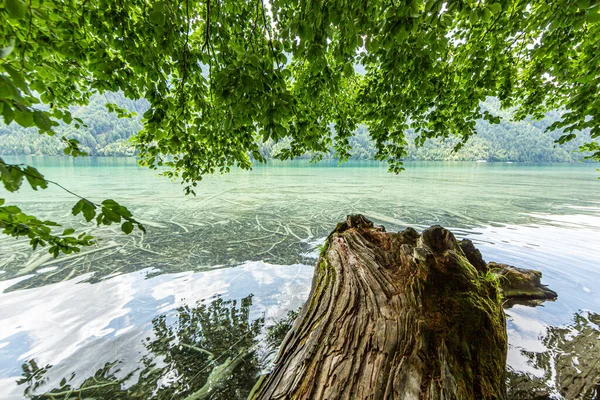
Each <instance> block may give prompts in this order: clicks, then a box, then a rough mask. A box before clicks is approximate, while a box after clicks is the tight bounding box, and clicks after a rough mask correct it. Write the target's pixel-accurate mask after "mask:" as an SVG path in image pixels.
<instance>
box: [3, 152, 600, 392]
mask: <svg viewBox="0 0 600 400" xmlns="http://www.w3.org/2000/svg"><path fill="white" fill-rule="evenodd" d="M5 161H7V162H25V163H29V164H33V165H34V166H36V167H38V168H39V169H40V171H41V172H42V173H43V174H45V176H46V178H48V179H51V180H54V181H57V182H59V183H61V184H62V185H63V186H65V187H67V188H69V189H70V190H72V191H74V192H76V193H78V194H81V195H84V196H86V197H88V198H90V199H92V200H95V201H101V200H103V199H106V198H113V199H115V200H117V201H118V202H119V203H121V204H123V205H125V206H127V207H128V208H129V209H130V210H131V211H132V212H133V213H134V214H135V216H136V218H137V219H139V220H141V221H143V222H144V224H145V225H146V227H147V229H148V233H147V235H144V236H142V235H141V233H140V232H138V231H135V232H134V233H133V234H132V235H130V236H124V235H122V234H121V233H120V232H119V229H118V227H114V228H113V227H101V228H100V227H94V226H90V225H87V224H85V223H84V222H82V221H81V220H80V219H78V218H73V217H72V216H71V215H70V208H71V207H72V205H73V204H74V203H75V202H76V199H75V198H73V197H72V196H71V195H69V194H68V193H66V192H64V191H62V190H60V189H59V188H56V187H51V188H50V189H48V190H45V191H38V192H34V191H31V190H27V189H23V190H21V191H20V192H18V193H15V194H7V195H6V198H7V203H13V204H16V205H19V206H20V207H21V208H22V209H23V210H24V211H26V212H30V213H34V214H36V215H37V216H40V217H43V218H48V219H52V220H54V221H57V222H60V223H63V224H65V225H70V226H74V227H76V228H78V229H81V230H86V231H88V232H90V233H92V234H94V235H95V236H96V237H97V238H99V241H98V244H97V245H96V246H95V247H94V248H92V249H85V250H84V251H83V252H82V253H81V254H80V255H78V256H76V257H61V258H58V259H57V260H53V259H51V258H49V257H47V256H46V255H45V253H44V251H43V250H41V251H36V252H32V251H31V250H30V249H29V247H28V244H27V242H26V241H16V240H14V239H11V238H7V237H0V304H2V307H1V308H0V393H2V395H0V397H2V396H4V397H2V398H20V397H21V396H22V394H23V391H24V389H25V388H26V387H27V386H28V385H29V383H24V384H21V385H17V384H16V383H15V382H16V380H17V379H19V378H20V377H21V375H22V374H23V371H22V369H21V367H22V365H23V364H24V363H26V362H28V361H30V360H35V362H36V363H37V366H38V367H42V366H46V365H51V366H52V367H51V368H49V369H48V370H47V372H45V375H44V376H45V377H46V378H47V379H46V380H45V381H44V383H43V384H42V385H40V387H39V388H37V390H38V392H43V391H44V390H50V389H52V388H55V387H60V386H61V385H60V380H61V378H62V377H67V378H68V377H70V376H71V374H72V373H73V372H75V377H74V378H73V381H72V384H73V387H77V385H81V383H82V382H83V380H84V379H85V378H87V377H90V376H92V375H94V373H95V372H97V371H99V370H102V369H103V368H104V367H105V366H106V363H111V362H114V361H119V362H120V363H119V364H118V365H119V367H118V369H119V370H120V372H118V373H114V374H113V375H114V377H116V378H115V379H117V378H119V379H120V378H123V379H122V382H121V383H120V384H121V385H122V387H123V388H126V387H130V386H132V385H133V386H132V387H135V384H136V382H139V381H140V378H139V377H140V376H142V377H143V376H145V375H144V372H143V371H144V368H146V367H145V364H144V360H148V359H150V358H152V357H155V358H157V359H160V360H162V361H160V362H159V366H160V368H162V370H161V371H162V372H163V375H161V376H162V378H161V379H162V380H160V381H154V383H156V382H161V383H160V385H167V386H169V385H171V383H169V382H172V375H173V371H174V370H177V371H179V373H181V370H182V368H183V367H182V366H181V365H180V364H177V363H175V362H169V360H179V358H177V357H180V356H181V355H180V356H177V357H175V356H173V354H175V353H172V352H170V353H165V352H164V351H163V350H164V349H163V350H160V351H159V350H157V345H149V344H148V343H154V342H153V340H154V339H155V338H157V337H161V334H162V333H161V332H164V329H163V330H161V329H162V328H161V329H159V328H160V326H162V325H161V322H160V321H161V320H160V318H162V317H161V316H164V324H165V326H179V325H181V323H182V322H181V321H188V320H189V318H188V319H186V318H184V317H182V316H184V315H187V314H186V313H185V311H184V310H185V307H189V308H190V310H192V311H193V312H196V311H194V310H200V309H199V308H198V307H200V305H202V304H205V305H208V304H210V303H211V302H212V301H213V300H214V299H215V298H219V299H221V300H223V301H224V302H225V303H224V305H221V306H220V307H222V308H223V309H227V310H230V311H231V310H234V309H236V308H235V307H238V308H239V307H240V304H241V303H240V302H239V301H240V300H241V299H244V298H247V296H249V295H250V294H252V295H253V297H252V298H251V300H247V301H246V306H245V307H246V308H245V309H244V310H245V311H246V312H247V315H246V319H247V320H248V321H250V322H251V321H257V320H260V323H261V329H257V330H256V332H255V331H253V330H252V329H250V328H249V327H245V328H244V329H245V330H244V329H242V328H239V329H242V331H243V332H246V333H244V334H243V335H248V337H255V342H256V343H254V342H253V343H254V344H248V346H247V347H246V349H248V348H251V349H252V357H253V358H252V360H254V361H253V363H254V364H256V365H254V364H253V363H245V365H246V367H243V368H249V367H248V365H254V366H255V367H256V368H254V369H251V368H250V369H248V370H247V371H246V372H245V374H246V375H244V376H248V378H247V381H252V380H253V379H254V378H255V375H256V374H257V373H259V371H260V370H261V369H264V368H268V364H269V361H270V360H271V359H272V352H273V349H272V348H270V347H269V346H268V344H264V343H266V342H267V341H266V339H265V337H266V336H267V333H266V331H267V329H266V328H267V327H269V326H272V325H273V324H274V323H275V321H278V320H280V319H281V318H284V317H285V315H286V314H287V312H288V311H290V310H295V309H297V308H298V307H299V306H300V305H301V304H302V303H303V301H304V300H305V299H306V296H307V295H308V291H309V288H310V280H311V278H312V265H313V264H314V262H315V257H316V248H317V246H318V245H319V244H321V243H322V242H323V240H324V237H325V236H326V235H327V234H328V233H329V232H330V231H331V230H332V229H333V227H334V226H335V224H336V223H337V222H339V221H341V220H343V218H344V217H345V215H347V214H350V213H362V214H365V215H366V216H368V217H369V218H371V219H372V220H373V221H375V222H376V223H379V224H383V225H385V226H386V228H387V230H400V229H403V228H405V227H407V226H412V227H415V228H416V229H423V228H424V227H427V226H429V225H432V224H440V225H443V226H445V227H447V228H450V229H451V230H452V231H453V232H454V233H455V235H456V236H458V237H460V238H462V237H468V238H471V239H472V240H473V241H474V242H475V243H476V245H477V246H478V247H479V248H480V249H481V251H482V253H483V256H484V258H485V259H486V260H488V261H498V262H504V263H508V264H513V265H516V266H520V267H524V268H535V269H539V270H541V271H542V272H543V274H544V278H543V282H544V283H546V284H548V285H549V286H550V287H551V288H552V289H553V290H555V291H556V292H558V294H559V299H558V300H557V301H556V302H552V303H545V304H544V305H543V306H541V307H536V308H530V307H525V306H515V307H514V308H511V309H510V310H508V311H507V314H508V318H509V319H508V332H509V342H510V349H509V367H510V368H511V369H513V370H515V371H522V372H526V373H528V374H530V375H531V376H536V377H538V378H542V377H545V376H547V375H548V374H550V375H549V376H550V378H548V379H546V381H547V385H548V386H549V387H552V385H553V384H554V382H553V380H552V379H551V372H549V371H550V369H551V365H542V364H540V363H539V362H535V360H533V359H532V357H531V355H532V354H544V353H546V352H548V351H549V350H550V349H549V347H548V344H545V343H544V340H543V338H544V337H545V335H546V334H547V331H548V329H549V328H550V327H557V326H558V327H560V326H567V325H569V324H571V323H572V322H573V319H574V317H575V316H576V315H583V314H585V315H588V314H590V313H591V314H590V315H592V314H594V313H600V296H599V293H598V292H599V290H600V289H599V288H600V268H599V265H598V260H600V246H598V243H599V239H600V199H599V198H598V189H599V188H600V181H598V180H597V179H596V178H597V177H598V175H599V174H600V173H599V172H597V171H596V166H595V165H592V164H540V165H531V164H518V163H514V164H505V163H468V162H465V163H452V162H430V163H425V162H423V163H407V165H406V168H407V169H406V171H404V172H402V173H401V174H399V175H393V174H389V173H387V168H386V167H385V165H383V164H380V163H375V162H349V163H346V164H343V165H342V166H337V164H336V163H335V162H332V163H321V164H318V165H309V164H308V163H307V162H304V161H296V162H286V163H283V162H274V163H270V164H268V165H264V166H258V167H256V168H255V169H254V170H253V171H233V172H232V173H230V174H228V175H215V176H209V177H206V179H205V180H203V181H202V183H201V184H200V186H199V188H198V190H197V196H196V197H193V196H187V197H186V196H184V195H183V192H182V186H181V185H180V184H179V183H177V182H171V181H169V180H168V179H166V178H162V177H158V176H157V172H156V171H150V170H146V169H140V168H138V167H137V166H136V164H135V160H134V159H127V158H84V159H76V160H74V159H70V158H46V157H30V158H26V157H22V158H12V159H10V158H9V159H5ZM2 195H3V196H4V195H5V193H3V194H2ZM221 300H219V301H221ZM228 300H236V301H237V305H236V306H235V307H234V306H233V305H232V303H227V301H228ZM248 302H251V305H249V304H247V303H248ZM232 307H233V308H232ZM219 310H220V309H219ZM192 311H190V312H192ZM198 312H200V311H198ZM216 314H218V313H217V312H216V311H215V315H216ZM194 315H196V314H194ZM202 315H203V314H202ZM219 315H220V314H219ZM263 318H264V321H262V319H263ZM186 323H188V322H186ZM177 324H179V325H177ZM205 324H206V322H205ZM262 324H264V327H263V326H262ZM202 326H205V325H202ZM248 326H250V325H248ZM203 329H204V330H205V331H208V330H207V329H206V327H205V328H203ZM242 331H239V332H242ZM259 331H260V332H259ZM236 332H238V331H236ZM239 332H238V333H239ZM250 333H251V334H250ZM234 336H235V335H234ZM170 337H171V339H173V340H171V342H169V343H171V345H170V346H171V347H168V348H169V349H175V348H179V347H181V346H179V347H178V345H177V343H178V341H180V340H181V337H180V336H178V335H176V334H175V333H173V334H172V335H171V336H170ZM206 340H208V339H205V341H206ZM213 342H214V341H213ZM213 342H211V343H213ZM157 343H158V342H157ZM203 343H204V342H203ZM214 343H216V342H214ZM227 343H229V342H227ZM223 346H225V345H224V344H222V343H221V344H219V345H216V344H214V349H215V351H223V352H226V351H231V348H232V346H233V347H235V346H237V344H236V343H235V342H232V343H231V344H230V345H229V346H225V347H223ZM161 351H162V353H161ZM173 351H174V350H173ZM166 354H168V355H166ZM177 354H179V353H177ZM186 357H187V356H186ZM206 357H208V356H206ZM214 358H217V359H218V355H214ZM214 358H212V360H213V361H210V360H211V358H209V359H207V360H209V361H208V363H207V364H203V365H202V366H203V367H204V366H207V365H209V366H208V367H206V368H208V369H207V371H208V372H207V374H208V373H210V368H214V366H217V365H221V364H222V361H223V358H225V356H224V357H223V358H222V359H221V360H220V361H219V362H217V361H214ZM165 360H166V361H165ZM186 360H187V358H186ZM188 361H189V360H188ZM188 361H186V362H188ZM189 362H190V363H192V361H189ZM197 364H198V362H195V364H190V365H196V367H195V368H197ZM546 364H548V363H546ZM186 365H187V364H186ZM188 367H189V368H192V367H190V366H188ZM188 367H186V368H188ZM546 367H547V368H546ZM136 368H137V369H138V372H136V373H134V374H133V375H132V376H129V377H127V374H128V373H129V372H131V371H134V370H136ZM206 368H205V369H206ZM239 368H242V367H239ZM114 370H115V369H114V368H113V370H111V373H112V372H114ZM140 371H142V372H140ZM199 371H200V370H199ZM200 372H201V371H200ZM200 372H198V373H195V375H197V374H200V375H198V377H195V378H194V376H192V377H191V378H194V379H191V378H190V382H193V383H191V384H190V385H192V384H193V385H196V387H197V388H199V387H201V386H202V384H203V383H202V379H205V378H206V377H207V376H208V375H206V374H205V375H202V374H201V373H200ZM205 372H206V371H205ZM202 373H204V372H202ZM136 374H137V375H136ZM169 374H171V375H169ZM113 375H111V376H113ZM238 375H240V376H241V374H238ZM169 376H170V377H171V378H168V377H169ZM125 378H126V379H125ZM32 379H33V378H32ZM103 379H104V378H103ZM111 379H112V378H111ZM144 379H146V378H144ZM169 379H171V380H169ZM198 382H199V383H198ZM247 384H248V382H246V381H239V382H238V381H235V382H233V381H232V382H230V383H229V384H228V386H227V387H226V388H225V389H222V390H223V394H222V397H218V396H217V397H216V398H227V397H223V396H230V397H229V398H235V396H238V395H239V396H240V398H243V396H242V394H243V393H242V392H243V390H241V389H239V388H238V389H239V390H237V392H236V387H235V385H239V387H240V388H241V387H244V385H247ZM198 385H199V386H198ZM140 390H141V389H140ZM173 390H174V391H172V392H169V394H170V395H177V393H185V390H187V389H185V388H179V389H177V390H180V391H179V392H178V391H177V390H175V389H173ZM227 390H229V392H227ZM231 393H237V394H236V395H235V396H234V395H231ZM231 396H234V397H231ZM165 398H167V397H165Z"/></svg>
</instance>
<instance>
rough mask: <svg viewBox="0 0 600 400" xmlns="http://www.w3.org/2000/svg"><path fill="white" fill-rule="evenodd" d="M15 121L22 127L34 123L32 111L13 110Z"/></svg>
mask: <svg viewBox="0 0 600 400" xmlns="http://www.w3.org/2000/svg"><path fill="white" fill-rule="evenodd" d="M15 122H16V123H17V124H19V125H21V126H22V127H24V128H28V127H30V126H33V125H34V119H33V113H32V112H31V111H29V110H27V109H26V110H18V109H17V110H15Z"/></svg>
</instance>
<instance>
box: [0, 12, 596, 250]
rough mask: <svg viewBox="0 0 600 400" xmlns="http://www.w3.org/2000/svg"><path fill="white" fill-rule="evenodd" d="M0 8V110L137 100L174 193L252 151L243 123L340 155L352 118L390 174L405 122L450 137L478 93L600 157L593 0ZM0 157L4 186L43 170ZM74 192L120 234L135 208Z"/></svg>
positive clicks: (145, 135)
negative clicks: (543, 122) (118, 226)
mask: <svg viewBox="0 0 600 400" xmlns="http://www.w3.org/2000/svg"><path fill="white" fill-rule="evenodd" d="M0 14H1V15H2V18H3V21H4V23H3V24H2V25H1V26H0V38H1V39H0V58H1V60H0V71H1V73H0V113H1V114H2V116H3V119H4V122H5V123H6V124H9V123H11V122H13V121H14V122H13V123H16V124H19V125H21V126H23V127H28V126H36V127H37V128H38V129H39V131H40V133H41V134H47V135H53V134H54V132H55V129H54V128H55V127H56V126H58V125H59V123H62V124H69V125H71V124H72V125H73V126H74V127H75V128H77V127H79V126H82V125H83V124H85V121H84V120H82V119H80V118H74V117H73V116H72V114H71V112H70V108H69V107H71V106H73V105H83V104H86V103H87V102H89V100H90V98H91V96H92V95H93V94H94V93H104V92H122V93H123V94H124V95H125V96H126V97H128V98H131V99H140V98H145V99H146V100H147V101H148V103H149V109H148V111H146V112H145V113H144V114H143V117H142V120H141V122H142V124H143V128H142V130H141V131H140V132H139V133H138V134H137V136H136V146H137V148H138V150H139V152H140V153H139V156H140V163H141V164H142V165H146V166H149V167H152V168H157V167H158V166H166V167H169V170H168V172H167V175H168V176H171V177H178V178H180V179H182V180H183V181H184V182H185V183H186V184H187V186H186V190H187V191H188V192H193V188H194V186H196V185H197V182H198V181H199V180H200V179H201V178H202V176H203V175H205V174H209V173H212V172H215V171H221V172H227V171H228V170H229V169H230V168H231V167H233V166H239V167H242V168H250V167H251V165H252V159H255V160H258V161H261V160H264V157H263V156H262V155H261V153H260V149H259V144H258V143H259V141H257V138H259V140H262V141H267V140H272V141H274V142H279V141H281V140H283V139H287V140H288V143H289V145H288V147H286V148H285V149H283V150H282V151H281V152H280V157H281V158H284V159H285V158H292V157H295V156H298V155H301V154H304V153H306V152H310V153H313V154H315V157H316V158H318V157H319V154H323V153H326V152H328V151H329V148H330V147H332V146H333V148H334V149H335V151H336V154H337V156H338V157H339V158H341V159H346V158H348V156H349V154H350V141H349V138H350V137H351V136H352V133H353V132H354V131H355V129H356V128H357V126H358V125H359V124H362V125H364V126H365V127H366V129H367V131H368V133H369V135H370V137H371V138H372V140H373V142H374V145H375V149H376V157H377V158H378V159H380V160H386V161H387V162H388V163H389V166H390V169H391V170H392V171H394V172H398V171H400V170H401V169H402V160H403V159H404V157H405V156H406V154H407V148H408V142H407V137H406V132H407V131H408V130H411V131H413V132H414V133H415V134H416V138H415V139H414V140H415V143H416V144H417V145H422V144H423V143H424V142H425V141H426V140H427V139H429V138H446V137H456V138H458V142H457V143H458V144H457V148H458V147H460V146H461V145H462V144H463V143H465V142H466V141H467V140H468V139H469V138H470V137H471V136H473V135H474V134H475V124H476V121H477V120H479V119H481V118H483V119H485V120H487V121H489V122H493V123H497V122H499V115H495V114H494V113H490V112H489V111H487V110H484V109H482V108H481V106H480V103H481V102H482V101H483V100H485V99H486V98H487V97H489V96H493V97H497V98H498V99H499V101H500V103H501V106H502V107H503V108H512V109H513V110H514V115H515V117H516V118H517V119H523V118H525V117H527V116H533V117H534V118H536V117H542V116H543V115H544V114H545V113H546V112H547V111H548V110H563V111H564V112H563V113H562V118H561V119H560V120H558V121H557V122H555V123H554V124H552V125H551V126H550V128H549V129H551V130H560V131H561V132H562V134H561V136H560V138H559V139H558V142H559V143H565V142H568V141H570V140H573V139H574V138H575V137H576V135H577V133H576V132H578V131H581V130H589V132H590V135H591V140H592V141H591V142H588V143H586V144H585V145H583V146H582V149H583V150H586V151H590V152H591V153H592V157H595V158H596V159H600V144H599V143H598V141H597V139H598V137H599V136H600V96H599V93H598V87H599V83H600V51H599V50H600V49H599V47H600V46H599V44H600V39H599V38H600V6H599V2H598V1H597V0H557V1H551V2H548V1H541V0H498V1H496V0H477V1H471V0H464V1H452V0H450V1H440V0H408V1H400V0H385V1H383V0H382V1H379V0H370V1H346V0H327V1H310V0H301V1H297V0H270V1H267V0H249V1H240V0H202V1H196V0H163V1H150V0H130V1H123V0H53V1H48V0H2V1H1V2H0ZM107 108H108V109H109V110H110V111H112V112H115V113H117V115H119V116H124V117H125V116H129V111H128V110H124V109H122V108H121V107H119V106H117V105H116V104H112V103H109V104H107ZM64 142H65V146H66V149H65V152H66V153H67V154H71V155H73V156H77V155H79V153H80V149H79V147H78V143H77V141H76V140H74V139H72V138H69V137H65V138H64ZM0 172H1V174H2V175H1V176H2V181H3V184H4V186H5V189H7V190H16V189H18V187H19V185H20V182H21V181H22V180H23V179H27V180H28V181H29V183H30V184H31V185H32V186H33V187H41V188H43V187H44V186H45V185H46V184H47V181H46V180H45V179H44V178H43V176H42V175H41V174H40V173H39V172H38V171H37V170H35V169H31V167H27V166H15V165H9V164H7V163H4V162H3V161H1V160H0ZM82 201H84V205H83V206H81V207H79V206H76V208H75V209H74V210H73V211H74V213H76V212H78V211H83V213H84V215H85V217H86V219H88V217H90V216H91V217H90V218H89V219H88V220H91V218H93V217H94V216H96V217H97V222H98V223H123V230H124V231H126V232H128V231H129V232H130V231H131V229H132V227H133V224H135V223H136V222H137V221H135V220H134V219H133V218H132V217H131V214H130V213H129V212H128V211H127V209H125V208H124V207H122V206H120V205H118V203H116V202H114V201H112V200H109V201H107V203H106V205H105V204H104V203H102V204H94V203H92V202H90V201H89V200H87V199H83V200H82ZM85 202H88V203H89V204H92V205H93V208H92V207H91V206H86V205H85V204H87V203H85ZM78 204H79V203H78ZM86 210H87V214H86ZM90 210H91V211H90ZM96 210H99V213H98V214H96ZM92 211H93V212H92ZM28 218H34V217H31V216H26V215H25V216H24V214H23V213H21V212H20V210H19V209H18V208H16V207H15V206H4V205H2V204H0V227H2V228H3V229H4V232H5V233H8V234H12V235H15V236H23V235H26V236H29V237H30V239H31V240H32V244H34V245H35V244H36V243H35V241H36V238H41V237H42V238H43V240H42V242H41V244H45V243H46V242H51V243H54V244H55V247H54V250H53V251H54V252H55V254H58V252H59V251H63V250H66V251H73V250H74V249H76V248H77V246H78V245H84V244H86V243H84V242H85V239H86V237H87V236H85V235H83V236H81V237H80V238H79V239H77V238H75V237H73V238H72V240H73V241H74V242H73V243H66V244H65V243H62V242H61V240H62V241H64V240H66V239H65V238H64V237H63V236H60V235H59V236H52V235H51V233H50V228H49V227H48V224H45V223H44V222H43V221H39V220H37V219H35V218H34V220H35V221H37V222H35V221H33V220H30V219H28ZM36 224H38V225H39V227H37V228H36V226H37V225H36ZM34 229H38V230H39V229H41V231H40V232H41V233H40V232H37V233H35V232H34ZM42 234H43V235H46V236H42ZM69 234H72V232H69ZM48 235H50V237H48ZM67 236H69V235H67ZM69 237H70V236H69ZM78 241H79V242H78ZM38 243H39V241H38ZM56 243H59V244H60V245H59V246H58V247H56ZM63 244H64V246H65V247H63V246H62V245H63Z"/></svg>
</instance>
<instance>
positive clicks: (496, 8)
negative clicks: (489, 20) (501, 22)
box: [490, 3, 502, 14]
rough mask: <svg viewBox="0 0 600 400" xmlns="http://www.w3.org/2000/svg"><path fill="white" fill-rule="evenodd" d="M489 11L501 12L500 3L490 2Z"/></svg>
mask: <svg viewBox="0 0 600 400" xmlns="http://www.w3.org/2000/svg"><path fill="white" fill-rule="evenodd" d="M490 11H491V12H492V13H494V14H500V13H501V12H502V4H500V3H493V4H491V5H490Z"/></svg>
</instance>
